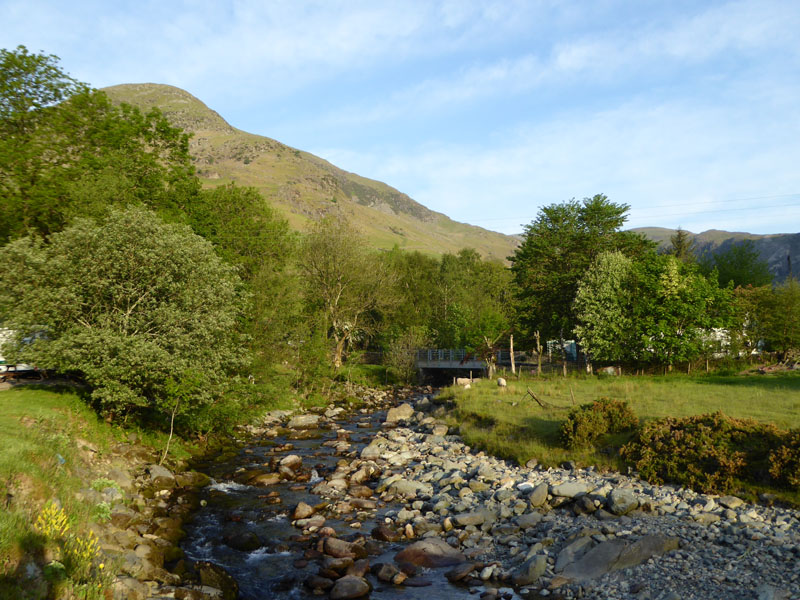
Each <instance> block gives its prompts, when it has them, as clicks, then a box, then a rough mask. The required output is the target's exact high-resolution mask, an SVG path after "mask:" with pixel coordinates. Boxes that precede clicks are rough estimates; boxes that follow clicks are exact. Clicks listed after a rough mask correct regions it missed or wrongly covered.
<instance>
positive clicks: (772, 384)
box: [442, 373, 800, 504]
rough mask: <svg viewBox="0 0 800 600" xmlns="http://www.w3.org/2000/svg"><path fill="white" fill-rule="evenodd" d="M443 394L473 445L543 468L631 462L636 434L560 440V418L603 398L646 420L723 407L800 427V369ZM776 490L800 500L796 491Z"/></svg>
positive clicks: (515, 383) (546, 383)
mask: <svg viewBox="0 0 800 600" xmlns="http://www.w3.org/2000/svg"><path fill="white" fill-rule="evenodd" d="M528 389H530V390H531V391H532V392H533V394H534V395H535V396H536V397H537V398H538V399H539V400H540V401H541V402H542V404H543V405H545V406H544V407H543V406H541V405H540V404H539V403H538V402H536V400H534V398H533V397H531V395H530V394H528V393H527V390H528ZM442 395H443V397H444V398H445V399H450V400H452V401H453V402H454V404H455V408H454V410H453V411H452V412H451V413H450V415H449V417H448V418H449V423H450V425H452V426H456V427H458V428H459V430H460V431H461V434H462V436H463V437H464V438H465V440H466V441H467V443H468V444H470V445H471V446H474V447H477V448H481V449H484V450H486V451H487V452H490V453H491V454H494V455H496V456H500V457H502V458H506V459H510V460H514V461H516V462H518V463H520V464H525V463H526V462H527V461H528V460H529V459H531V458H536V459H537V460H538V461H539V462H540V463H541V464H543V465H545V466H555V465H558V464H560V463H562V462H564V461H567V460H572V461H575V462H577V463H578V464H581V465H590V464H593V465H596V466H598V467H600V468H611V469H616V470H621V471H624V470H625V469H626V467H627V465H625V464H624V463H623V462H622V460H621V459H620V457H619V453H618V449H619V448H620V447H621V446H622V445H623V444H625V443H626V442H628V441H629V440H630V439H631V437H632V434H615V435H608V436H606V437H605V438H603V439H602V440H601V443H600V444H599V445H597V446H596V447H595V448H589V449H581V450H568V449H567V448H565V447H564V446H562V444H561V441H560V439H559V429H560V426H561V422H562V421H563V420H564V419H565V418H566V416H567V413H568V412H569V410H570V409H571V408H572V407H573V406H577V405H581V404H587V403H590V402H592V401H593V400H597V399H599V398H604V397H605V398H611V399H614V400H624V401H626V402H628V404H629V405H630V407H631V408H632V409H633V411H634V413H635V414H636V415H637V416H638V417H639V419H640V421H642V422H647V421H649V420H654V419H660V418H663V417H687V416H692V415H700V414H707V413H714V412H718V411H719V412H722V413H724V414H726V415H728V416H730V417H735V418H750V419H755V420H757V421H760V422H763V423H771V424H774V425H776V426H777V427H779V428H781V429H798V428H800V373H788V374H779V375H732V376H718V375H701V376H695V377H689V376H684V375H668V376H664V377H570V378H561V377H548V378H535V377H533V378H523V379H520V380H516V379H514V378H509V379H508V387H507V388H499V387H498V386H497V383H496V382H495V381H489V380H482V381H478V382H476V383H475V384H473V385H472V387H471V389H468V390H465V389H463V388H459V387H456V388H448V389H447V390H445V391H444V392H443V393H442ZM751 491H752V492H753V493H755V492H756V491H757V490H751ZM778 493H779V494H780V495H781V496H782V497H784V498H785V499H786V500H787V501H791V502H793V503H795V504H798V503H800V494H798V493H796V492H795V493H791V492H790V493H788V494H787V493H785V492H778Z"/></svg>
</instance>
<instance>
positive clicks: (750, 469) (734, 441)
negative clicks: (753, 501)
mask: <svg viewBox="0 0 800 600" xmlns="http://www.w3.org/2000/svg"><path fill="white" fill-rule="evenodd" d="M622 456H623V458H625V459H626V460H628V461H630V462H631V463H633V465H634V466H635V467H636V469H637V470H638V471H639V473H640V475H641V476H642V477H643V478H645V479H647V480H648V481H651V482H653V483H664V482H666V481H668V482H674V483H679V484H681V485H686V486H688V487H691V488H693V489H697V490H699V491H702V492H707V493H726V492H731V491H733V490H735V489H736V488H737V485H738V482H739V481H748V482H750V483H755V484H777V485H779V486H793V485H797V484H798V483H800V434H798V433H796V432H795V433H788V432H786V431H782V430H780V429H778V428H777V427H775V426H774V425H769V424H766V423H760V422H758V421H755V420H752V419H733V418H730V417H727V416H725V415H724V414H722V413H719V412H718V413H714V414H710V415H698V416H693V417H685V418H681V419H676V418H671V417H668V418H665V419H659V420H657V421H653V422H650V423H647V424H646V425H645V426H644V427H642V429H641V430H640V431H639V433H638V435H637V437H636V439H635V440H634V441H632V442H631V443H629V444H627V445H626V446H625V447H623V449H622Z"/></svg>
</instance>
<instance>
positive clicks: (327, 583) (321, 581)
mask: <svg viewBox="0 0 800 600" xmlns="http://www.w3.org/2000/svg"><path fill="white" fill-rule="evenodd" d="M306 585H307V586H308V587H310V588H311V589H312V590H322V591H327V590H329V589H331V588H332V587H333V579H328V578H327V577H322V576H321V575H312V576H311V577H309V578H308V579H306Z"/></svg>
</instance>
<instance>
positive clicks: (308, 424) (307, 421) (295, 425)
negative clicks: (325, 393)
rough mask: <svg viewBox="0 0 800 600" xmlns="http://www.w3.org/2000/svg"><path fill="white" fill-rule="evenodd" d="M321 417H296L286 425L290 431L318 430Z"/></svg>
mask: <svg viewBox="0 0 800 600" xmlns="http://www.w3.org/2000/svg"><path fill="white" fill-rule="evenodd" d="M320 419H321V417H320V416H319V415H295V416H294V417H292V418H291V420H290V421H289V422H288V423H287V424H286V427H288V428H289V429H317V428H318V427H319V422H320Z"/></svg>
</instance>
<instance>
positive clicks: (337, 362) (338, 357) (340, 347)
mask: <svg viewBox="0 0 800 600" xmlns="http://www.w3.org/2000/svg"><path fill="white" fill-rule="evenodd" d="M346 343H347V337H345V336H342V337H341V338H337V339H336V346H335V347H334V349H333V368H334V369H337V370H338V369H341V368H342V355H343V354H344V346H345V344H346Z"/></svg>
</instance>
